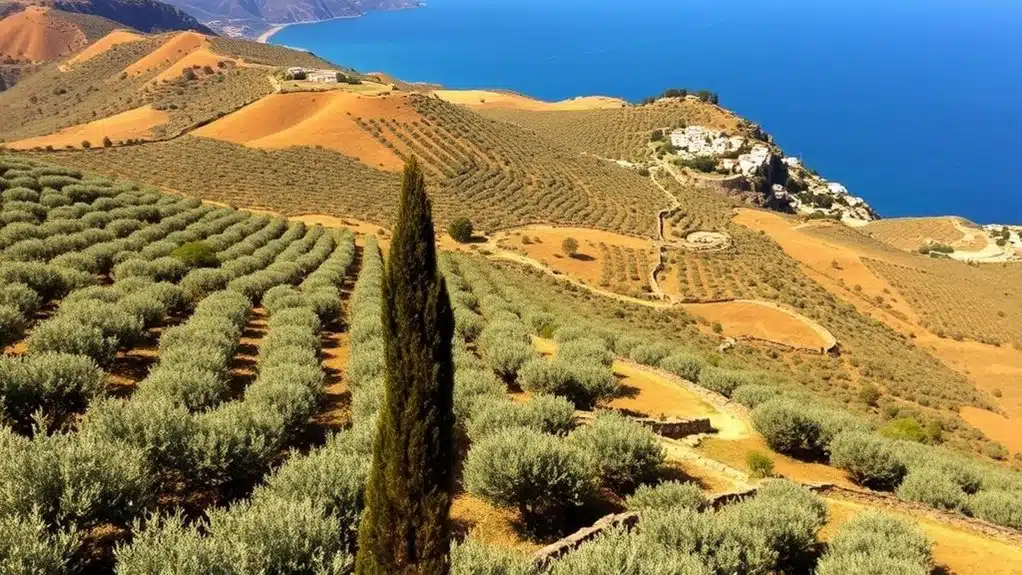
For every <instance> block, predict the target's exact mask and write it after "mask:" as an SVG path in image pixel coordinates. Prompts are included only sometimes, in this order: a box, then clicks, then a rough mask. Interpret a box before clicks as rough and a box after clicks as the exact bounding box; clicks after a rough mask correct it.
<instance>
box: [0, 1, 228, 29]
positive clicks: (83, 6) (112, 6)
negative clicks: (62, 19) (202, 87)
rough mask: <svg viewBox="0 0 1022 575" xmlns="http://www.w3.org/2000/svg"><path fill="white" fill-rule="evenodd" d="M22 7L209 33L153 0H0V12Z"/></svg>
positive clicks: (139, 26) (123, 23)
mask: <svg viewBox="0 0 1022 575" xmlns="http://www.w3.org/2000/svg"><path fill="white" fill-rule="evenodd" d="M26 6H38V7H45V8H53V9H56V10H60V11H62V12H70V13H75V14H83V15H92V16H99V17H102V18H106V19H107V20H111V21H113V22H117V23H119V24H120V25H121V26H127V27H129V28H134V29H135V30H141V31H142V32H160V31H168V30H195V31H197V32H202V33H204V34H211V33H212V32H211V30H210V29H209V28H207V27H205V26H203V25H202V24H200V23H199V22H198V21H197V20H196V19H195V18H193V17H191V16H189V15H188V14H186V13H184V12H182V11H181V10H179V9H177V8H175V7H173V6H171V5H170V4H166V3H163V2H159V1H157V0H2V1H0V14H3V13H5V12H7V13H9V12H13V11H18V10H21V9H22V8H24V7H26Z"/></svg>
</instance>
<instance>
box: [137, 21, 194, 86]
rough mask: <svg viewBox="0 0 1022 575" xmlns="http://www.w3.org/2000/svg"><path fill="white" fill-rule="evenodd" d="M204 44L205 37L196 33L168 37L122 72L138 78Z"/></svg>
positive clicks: (162, 67)
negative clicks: (160, 44)
mask: <svg viewBox="0 0 1022 575" xmlns="http://www.w3.org/2000/svg"><path fill="white" fill-rule="evenodd" d="M206 42H207V39H206V37H205V36H203V35H202V34H199V33H198V32H179V33H177V34H174V35H173V36H170V37H169V38H168V39H167V41H166V42H164V43H163V45H162V46H160V47H159V48H157V49H155V50H153V51H152V52H150V53H149V54H148V55H146V56H145V57H143V58H140V59H139V60H137V61H136V62H135V63H134V64H132V65H130V66H128V67H127V68H125V69H124V72H125V73H126V74H128V75H129V76H138V75H139V74H143V73H145V72H148V71H150V70H162V69H164V68H165V67H166V66H168V65H171V64H174V63H175V62H177V61H179V60H181V59H182V58H184V57H185V56H187V55H188V54H190V53H191V52H192V51H193V50H196V49H198V48H200V47H201V46H203V45H205V44H206Z"/></svg>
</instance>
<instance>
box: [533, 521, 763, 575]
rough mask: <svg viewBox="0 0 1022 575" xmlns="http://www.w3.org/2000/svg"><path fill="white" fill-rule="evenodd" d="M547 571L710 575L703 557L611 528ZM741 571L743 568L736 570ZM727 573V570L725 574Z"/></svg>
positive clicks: (586, 574)
mask: <svg viewBox="0 0 1022 575" xmlns="http://www.w3.org/2000/svg"><path fill="white" fill-rule="evenodd" d="M545 573H548V574H549V575H714V571H713V570H712V569H711V568H710V567H709V566H708V565H706V563H705V561H704V559H703V558H702V557H699V556H697V555H694V554H688V553H685V552H683V551H680V550H678V549H674V548H671V547H668V546H666V545H660V544H658V543H656V542H655V541H650V539H649V538H647V537H644V536H642V535H640V534H637V533H629V532H627V531H625V530H623V529H615V530H613V531H609V532H607V533H604V534H602V535H600V536H599V537H597V538H596V539H594V540H592V541H589V542H587V543H585V544H583V545H581V546H580V547H579V548H578V549H576V550H575V551H572V552H571V553H568V554H567V555H565V556H563V557H561V558H560V559H558V560H557V561H555V562H554V563H553V564H552V565H551V566H550V568H549V571H546V572H545ZM739 573H745V572H743V571H742V572H739ZM729 575H730V574H729Z"/></svg>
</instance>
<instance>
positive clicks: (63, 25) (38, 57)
mask: <svg viewBox="0 0 1022 575" xmlns="http://www.w3.org/2000/svg"><path fill="white" fill-rule="evenodd" d="M116 27H117V24H116V23H115V22H112V21H110V20H107V19H105V18H101V17H95V16H88V15H81V14H73V13H69V12H61V11H58V10H53V9H50V8H43V7H38V6H30V7H27V8H26V9H25V10H22V11H20V12H14V13H12V14H10V15H8V16H7V17H6V18H4V19H3V20H0V61H4V62H7V63H8V64H13V63H23V64H35V63H40V62H49V61H52V60H56V59H58V58H61V57H63V56H67V55H69V54H72V53H74V52H77V51H78V50H81V49H82V48H84V47H85V46H87V45H88V44H90V43H92V42H94V41H96V40H98V39H99V38H101V37H102V36H104V35H106V34H107V33H109V32H110V31H112V30H113V29H114V28H116Z"/></svg>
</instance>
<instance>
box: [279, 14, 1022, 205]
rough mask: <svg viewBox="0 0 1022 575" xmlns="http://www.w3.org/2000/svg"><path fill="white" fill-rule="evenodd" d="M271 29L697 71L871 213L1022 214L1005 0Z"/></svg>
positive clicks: (344, 58) (373, 63)
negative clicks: (859, 198) (866, 204)
mask: <svg viewBox="0 0 1022 575" xmlns="http://www.w3.org/2000/svg"><path fill="white" fill-rule="evenodd" d="M271 42H272V43H275V44H283V45H287V46H295V47H301V48H305V49H308V50H311V51H313V52H315V53H317V54H319V55H321V56H324V57H326V58H327V59H329V60H331V61H334V62H337V63H339V64H342V65H345V66H351V67H353V68H355V69H358V70H360V71H364V72H376V71H379V72H386V73H388V74H391V75H393V76H396V77H398V78H401V79H403V80H407V81H423V82H434V83H439V84H443V85H444V86H446V87H450V88H504V89H510V90H514V91H517V92H522V93H525V94H529V95H532V96H535V97H538V98H542V99H547V100H559V99H564V98H570V97H574V96H580V95H590V94H602V95H609V96H618V97H622V98H625V99H628V100H631V101H638V100H641V99H642V98H644V97H646V96H650V95H655V94H657V93H659V92H661V91H663V90H664V89H666V88H669V87H685V88H690V89H701V88H706V89H710V90H714V91H716V92H717V93H719V94H720V99H721V104H722V105H724V106H726V107H728V108H730V109H732V110H734V111H736V112H737V113H738V114H740V115H742V116H744V117H746V118H748V119H750V120H752V121H754V122H757V123H760V124H762V125H763V127H764V128H766V130H767V131H769V132H770V133H771V134H773V135H774V137H775V139H776V140H777V143H778V144H779V145H780V146H781V147H783V148H784V150H785V151H786V152H787V153H788V154H792V155H799V156H802V158H803V159H804V161H805V162H806V164H807V165H809V166H811V167H813V168H815V169H816V170H818V171H819V172H820V174H821V175H823V176H824V177H826V178H828V179H830V180H834V181H840V182H842V183H843V184H845V185H846V186H847V187H848V189H849V190H850V191H851V192H852V193H853V194H856V195H860V196H863V197H865V198H866V199H867V201H869V202H870V203H871V204H872V205H873V206H874V208H876V209H877V210H878V211H879V212H880V213H881V215H883V216H887V217H894V216H910V215H946V214H957V215H962V216H965V217H967V218H970V219H972V220H974V221H976V222H979V223H992V222H997V223H1015V224H1022V2H1018V1H1015V0H893V1H892V0H834V1H831V2H821V1H819V0H644V1H641V2H639V1H635V0H428V5H427V6H426V7H424V8H419V9H414V10H403V11H398V12H377V13H371V14H369V15H367V16H364V17H362V18H356V19H349V20H334V21H330V22H321V23H316V24H305V25H297V26H291V27H288V28H285V29H284V30H282V31H281V32H279V33H278V34H276V35H274V36H273V37H272V38H271Z"/></svg>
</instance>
